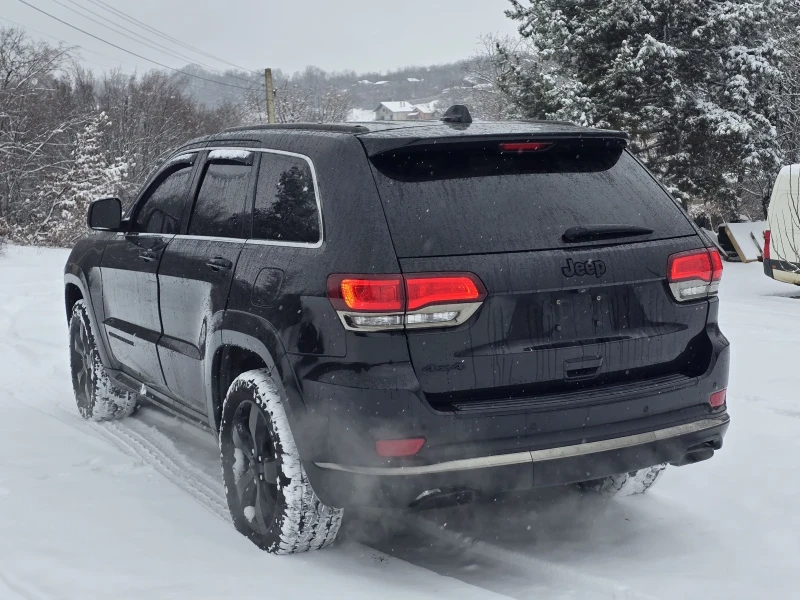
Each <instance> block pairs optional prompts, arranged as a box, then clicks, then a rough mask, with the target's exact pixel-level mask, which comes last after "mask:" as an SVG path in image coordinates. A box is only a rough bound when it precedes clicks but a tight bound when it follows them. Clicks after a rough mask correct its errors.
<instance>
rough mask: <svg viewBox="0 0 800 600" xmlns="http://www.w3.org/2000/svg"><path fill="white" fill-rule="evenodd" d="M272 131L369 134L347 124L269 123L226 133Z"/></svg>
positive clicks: (356, 126) (362, 129)
mask: <svg viewBox="0 0 800 600" xmlns="http://www.w3.org/2000/svg"><path fill="white" fill-rule="evenodd" d="M270 129H295V130H300V131H328V132H330V133H367V132H368V131H369V129H367V128H366V127H364V126H363V125H348V124H347V123H269V124H258V125H240V126H239V127H228V129H226V130H225V131H224V133H228V132H231V131H253V130H266V131H269V130H270Z"/></svg>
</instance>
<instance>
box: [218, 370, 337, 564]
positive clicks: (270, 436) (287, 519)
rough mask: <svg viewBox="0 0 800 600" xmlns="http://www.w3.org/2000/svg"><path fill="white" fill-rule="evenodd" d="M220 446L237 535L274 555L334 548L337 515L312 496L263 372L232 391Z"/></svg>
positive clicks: (277, 397) (242, 379)
mask: <svg viewBox="0 0 800 600" xmlns="http://www.w3.org/2000/svg"><path fill="white" fill-rule="evenodd" d="M219 445H220V458H221V461H222V477H223V480H224V482H225V495H226V497H227V500H228V508H229V510H230V513H231V518H232V519H233V524H234V526H235V527H236V529H237V530H238V531H239V532H240V533H241V534H242V535H244V536H245V537H247V538H248V539H250V541H252V542H253V543H254V544H255V545H256V546H258V547H259V548H261V549H262V550H265V551H267V552H270V553H272V554H295V553H297V552H306V551H308V550H319V549H321V548H325V547H327V546H329V545H330V544H331V543H333V541H334V540H335V539H336V534H337V533H338V532H339V527H340V525H341V522H342V510H340V509H337V508H332V507H329V506H325V505H324V504H323V503H322V502H321V501H320V499H319V498H318V497H317V495H316V494H315V493H314V490H313V489H312V488H311V484H310V483H309V481H308V476H307V475H306V472H305V469H304V468H303V465H302V463H301V462H300V456H299V454H298V452H297V446H296V445H295V442H294V437H293V436H292V432H291V430H290V428H289V422H288V420H287V418H286V411H285V409H284V400H283V398H282V396H281V393H280V391H279V390H278V387H277V386H276V385H275V382H274V381H273V380H272V379H271V378H270V376H269V374H268V373H267V371H266V370H260V369H259V370H255V371H248V372H247V373H244V374H242V375H240V376H239V377H237V378H236V379H235V380H234V382H233V383H232V384H231V386H230V388H229V389H228V394H227V396H226V397H225V402H224V404H223V406H222V419H221V423H220V435H219Z"/></svg>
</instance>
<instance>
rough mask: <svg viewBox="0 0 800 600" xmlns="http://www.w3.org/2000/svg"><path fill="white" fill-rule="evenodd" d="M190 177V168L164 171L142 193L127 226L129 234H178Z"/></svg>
mask: <svg viewBox="0 0 800 600" xmlns="http://www.w3.org/2000/svg"><path fill="white" fill-rule="evenodd" d="M191 175H192V166H191V165H180V166H177V167H174V168H172V169H170V170H168V171H166V174H165V175H162V176H161V177H160V178H159V180H158V181H157V182H156V183H154V184H153V185H152V186H151V187H150V189H149V190H147V192H146V193H145V198H144V199H143V200H142V202H141V204H140V205H139V208H138V210H137V211H136V216H135V217H134V218H133V222H132V223H131V231H132V232H136V233H165V234H175V233H178V232H179V231H180V227H181V213H182V212H183V203H184V201H185V199H186V194H187V193H188V191H189V183H190V181H191Z"/></svg>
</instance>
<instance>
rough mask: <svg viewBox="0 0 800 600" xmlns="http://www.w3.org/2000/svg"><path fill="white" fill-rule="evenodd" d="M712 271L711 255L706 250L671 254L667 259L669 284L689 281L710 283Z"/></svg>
mask: <svg viewBox="0 0 800 600" xmlns="http://www.w3.org/2000/svg"><path fill="white" fill-rule="evenodd" d="M713 271H714V269H713V267H712V265H711V254H710V253H709V252H708V251H707V250H702V251H700V252H687V253H684V254H673V255H672V256H670V257H669V271H668V273H667V279H668V280H669V282H670V283H673V282H676V281H688V280H691V279H699V280H701V281H708V282H710V281H711V279H712V276H713V275H712V274H713Z"/></svg>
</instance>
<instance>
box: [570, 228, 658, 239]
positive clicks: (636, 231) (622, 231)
mask: <svg viewBox="0 0 800 600" xmlns="http://www.w3.org/2000/svg"><path fill="white" fill-rule="evenodd" d="M649 233H653V230H652V229H650V228H648V227H641V226H640V225H586V226H578V227H570V228H569V229H567V230H566V231H565V232H564V235H562V236H561V238H562V239H563V240H564V241H565V242H585V241H590V240H604V239H609V238H619V237H627V236H632V235H647V234H649Z"/></svg>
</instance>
